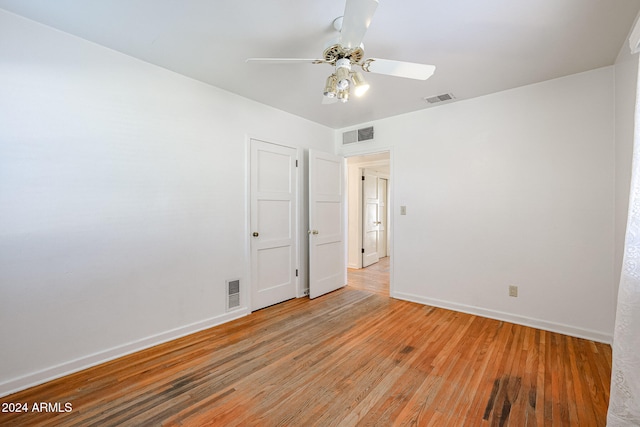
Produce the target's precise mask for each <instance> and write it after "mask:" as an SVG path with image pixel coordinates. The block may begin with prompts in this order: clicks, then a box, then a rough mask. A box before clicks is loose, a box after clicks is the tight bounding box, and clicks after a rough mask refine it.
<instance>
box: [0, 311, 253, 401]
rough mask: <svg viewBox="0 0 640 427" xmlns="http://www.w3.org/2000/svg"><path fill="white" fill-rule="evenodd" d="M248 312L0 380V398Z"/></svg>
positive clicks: (214, 318)
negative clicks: (3, 380)
mask: <svg viewBox="0 0 640 427" xmlns="http://www.w3.org/2000/svg"><path fill="white" fill-rule="evenodd" d="M250 312H251V311H250V310H249V309H248V308H241V309H238V310H234V311H233V312H230V313H225V314H223V315H220V316H216V317H211V318H209V319H206V320H202V321H200V322H196V323H192V324H190V325H185V326H181V327H179V328H176V329H172V330H169V331H165V332H161V333H159V334H156V335H152V336H149V337H146V338H142V339H140V340H137V341H134V342H131V343H128V344H124V345H121V346H117V347H113V348H110V349H107V350H104V351H100V352H97V353H94V354H90V355H88V356H83V357H80V358H78V359H75V360H71V361H69V362H65V363H61V364H59V365H56V366H52V367H50V368H46V369H43V370H40V371H37V372H33V373H30V374H27V375H23V376H21V377H18V378H14V379H10V380H8V381H5V382H2V383H0V397H4V396H7V395H9V394H13V393H16V392H18V391H21V390H25V389H27V388H29V387H33V386H36V385H39V384H43V383H45V382H47V381H51V380H54V379H56V378H60V377H63V376H65V375H69V374H73V373H75V372H79V371H82V370H83V369H87V368H90V367H92V366H96V365H99V364H101V363H105V362H108V361H110V360H113V359H117V358H119V357H122V356H126V355H128V354H131V353H135V352H137V351H140V350H144V349H146V348H149V347H153V346H156V345H158V344H162V343H165V342H168V341H172V340H175V339H177V338H181V337H184V336H186V335H190V334H193V333H195V332H199V331H202V330H205V329H209V328H212V327H214V326H218V325H221V324H223V323H227V322H230V321H231V320H235V319H238V318H240V317H244V316H246V315H248V314H249V313H250Z"/></svg>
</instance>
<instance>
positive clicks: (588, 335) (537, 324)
mask: <svg viewBox="0 0 640 427" xmlns="http://www.w3.org/2000/svg"><path fill="white" fill-rule="evenodd" d="M391 296H392V297H393V298H397V299H401V300H405V301H411V302H417V303H419V304H424V305H430V306H433V307H439V308H445V309H448V310H453V311H459V312H462V313H467V314H474V315H476V316H481V317H487V318H489V319H495V320H502V321H505V322H509V323H515V324H517V325H523V326H529V327H532V328H536V329H542V330H545V331H549V332H558V333H560V334H564V335H569V336H572V337H576V338H585V339H588V340H592V341H597V342H601V343H605V344H611V343H612V342H613V335H611V334H606V333H603V332H599V331H593V330H589V329H582V328H577V327H575V326H570V325H564V324H562V323H554V322H548V321H546V320H540V319H534V318H531V317H525V316H520V315H517V314H512V313H505V312H502V311H497V310H489V309H485V308H480V307H473V306H470V305H465V304H458V303H455V302H450V301H443V300H438V299H432V298H425V297H422V296H419V295H414V294H409V293H404V292H393V294H392V295H391Z"/></svg>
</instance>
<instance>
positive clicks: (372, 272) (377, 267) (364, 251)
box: [347, 151, 392, 296]
mask: <svg viewBox="0 0 640 427" xmlns="http://www.w3.org/2000/svg"><path fill="white" fill-rule="evenodd" d="M347 186H348V193H347V199H348V200H347V205H348V209H347V219H348V226H347V228H348V245H347V247H348V249H347V251H348V259H347V267H348V269H347V285H349V286H353V287H354V288H357V289H363V290H366V291H370V292H374V293H377V294H380V295H385V296H389V295H390V294H391V291H390V288H391V280H390V276H391V274H390V270H391V258H390V256H391V244H390V243H391V228H392V227H391V215H390V213H391V212H390V206H391V203H390V200H391V188H392V186H391V170H390V153H389V152H388V151H387V152H381V153H375V154H367V155H359V156H353V157H348V158H347Z"/></svg>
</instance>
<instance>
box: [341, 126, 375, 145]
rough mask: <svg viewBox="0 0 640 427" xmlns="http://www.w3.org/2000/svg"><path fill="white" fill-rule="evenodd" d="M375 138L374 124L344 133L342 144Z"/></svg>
mask: <svg viewBox="0 0 640 427" xmlns="http://www.w3.org/2000/svg"><path fill="white" fill-rule="evenodd" d="M372 139H373V126H369V127H367V128H362V129H356V130H350V131H348V132H344V133H343V134H342V145H345V144H352V143H354V142H363V141H371V140H372Z"/></svg>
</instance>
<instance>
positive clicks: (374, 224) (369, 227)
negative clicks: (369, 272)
mask: <svg viewBox="0 0 640 427" xmlns="http://www.w3.org/2000/svg"><path fill="white" fill-rule="evenodd" d="M362 177H363V181H362V204H363V209H362V214H363V219H362V248H363V251H362V267H367V266H369V265H371V264H374V263H376V262H378V259H379V255H378V249H379V248H378V243H379V235H380V233H379V229H380V227H379V226H380V219H379V218H378V214H379V212H380V196H379V194H378V175H377V173H376V172H375V171H372V170H370V169H364V170H363V171H362Z"/></svg>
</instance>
